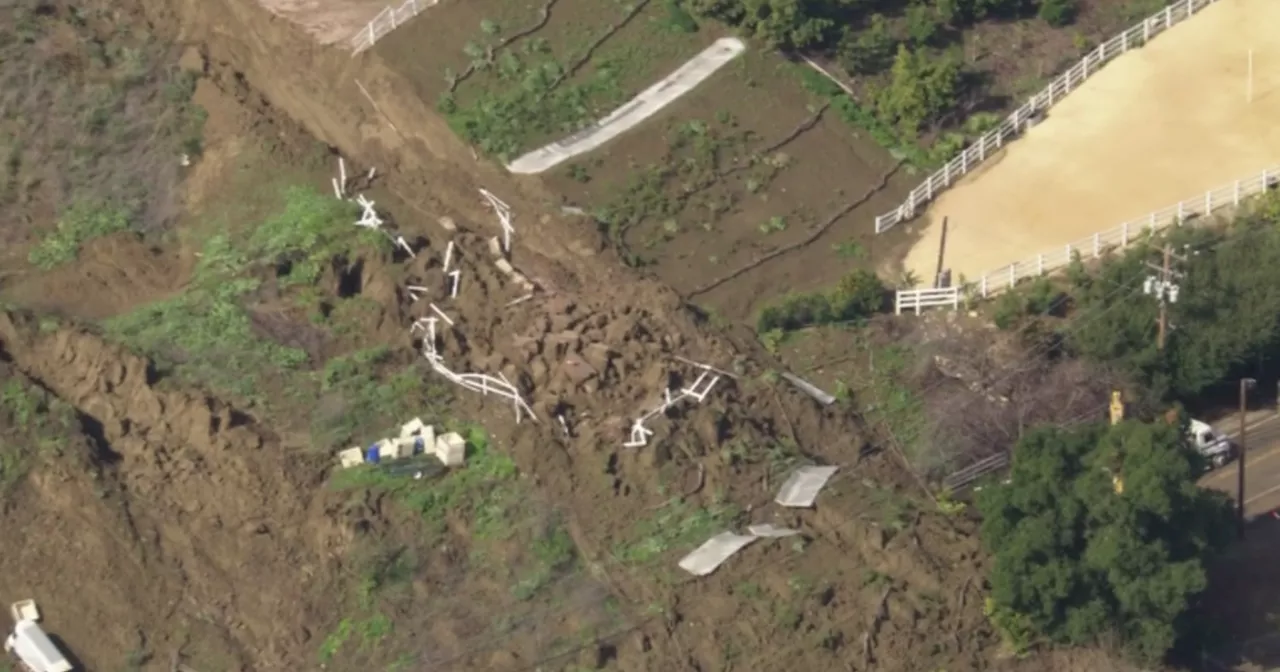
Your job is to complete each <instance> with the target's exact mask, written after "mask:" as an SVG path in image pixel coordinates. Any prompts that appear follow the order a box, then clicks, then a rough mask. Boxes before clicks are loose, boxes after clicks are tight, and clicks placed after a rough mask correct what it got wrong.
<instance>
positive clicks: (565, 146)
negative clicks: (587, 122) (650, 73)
mask: <svg viewBox="0 0 1280 672" xmlns="http://www.w3.org/2000/svg"><path fill="white" fill-rule="evenodd" d="M746 49H747V45H746V43H745V42H743V41H742V40H740V39H738V38H736V37H722V38H720V39H718V40H716V41H715V42H714V43H713V44H712V45H711V46H709V47H707V48H706V49H703V50H702V52H701V53H699V54H698V55H697V56H694V57H693V58H691V59H689V60H688V62H686V63H685V64H684V65H681V66H680V67H679V68H677V69H676V71H675V72H673V73H671V74H670V75H667V76H666V77H664V78H663V79H662V80H660V81H659V82H658V83H656V84H654V85H653V86H651V87H649V88H647V89H645V90H644V91H641V92H640V93H639V94H637V95H636V97H635V98H632V99H631V100H629V101H627V102H626V103H624V104H623V105H622V106H621V107H619V108H618V109H616V110H614V111H613V112H611V113H610V114H609V116H607V117H605V118H603V119H601V120H599V121H598V122H596V123H595V124H592V125H591V126H588V127H587V128H586V129H584V130H581V131H579V132H577V133H574V134H573V135H570V136H569V137H567V138H564V139H561V140H557V141H556V142H553V143H551V144H549V145H547V146H545V147H542V148H540V149H535V150H533V151H531V152H529V153H528V154H525V155H524V156H521V157H520V158H518V159H516V160H515V161H512V162H511V163H510V164H509V165H507V170H509V171H511V172H513V173H515V174H517V175H531V174H534V173H541V172H542V171H544V170H550V169H551V168H553V167H555V166H556V165H558V164H560V163H561V162H564V161H567V160H569V159H571V158H573V157H575V156H577V155H579V154H583V153H585V152H589V151H591V150H593V149H596V148H597V147H600V146H601V145H603V144H605V143H606V142H608V141H610V140H612V139H614V138H616V137H617V136H619V135H621V134H623V133H624V132H626V131H628V130H630V129H631V128H632V127H633V126H635V125H637V124H639V123H640V122H642V121H644V120H645V119H648V118H649V117H651V116H653V115H654V114H656V113H657V112H658V110H661V109H662V108H663V107H666V106H667V104H669V103H671V102H672V101H674V100H675V99H676V98H679V97H680V96H683V95H684V94H686V93H688V92H689V91H692V90H693V89H694V88H695V87H697V86H698V85H699V84H701V83H702V81H703V80H705V79H706V78H708V77H710V76H711V75H713V74H715V72H716V70H719V69H720V68H721V67H723V66H724V65H725V64H727V63H728V62H729V61H732V60H733V59H734V58H736V57H737V56H739V55H740V54H742V52H744V51H746Z"/></svg>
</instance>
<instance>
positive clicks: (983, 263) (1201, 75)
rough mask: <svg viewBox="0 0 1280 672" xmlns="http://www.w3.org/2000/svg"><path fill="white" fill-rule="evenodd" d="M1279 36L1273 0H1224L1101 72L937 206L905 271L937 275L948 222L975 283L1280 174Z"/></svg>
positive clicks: (958, 257) (954, 251)
mask: <svg viewBox="0 0 1280 672" xmlns="http://www.w3.org/2000/svg"><path fill="white" fill-rule="evenodd" d="M1277 25H1280V2H1275V0H1222V1H1221V2H1218V3H1217V4H1215V5H1213V6H1211V7H1208V8H1206V9H1204V10H1201V12H1200V13H1198V14H1197V15H1196V16H1194V17H1192V18H1191V19H1190V20H1188V21H1185V22H1184V23H1182V24H1179V25H1177V26H1174V28H1173V29H1172V30H1170V31H1169V32H1168V34H1166V35H1162V36H1160V37H1159V38H1157V39H1155V40H1153V41H1152V42H1151V44H1150V45H1148V46H1146V47H1144V48H1142V49H1139V50H1137V51H1135V52H1133V53H1130V54H1126V55H1124V56H1122V57H1120V58H1119V59H1117V60H1116V61H1114V62H1113V63H1111V64H1108V65H1107V66H1106V67H1105V68H1104V69H1103V71H1102V72H1101V73H1099V74H1098V75H1096V76H1095V77H1093V78H1092V79H1090V80H1088V81H1086V82H1085V83H1084V85H1082V86H1081V87H1080V89H1079V90H1078V91H1075V92H1073V93H1071V94H1070V95H1069V96H1068V97H1067V98H1066V99H1065V100H1064V101H1063V102H1062V103H1061V104H1059V105H1058V106H1056V107H1054V108H1052V109H1051V110H1050V111H1049V115H1048V117H1047V118H1046V119H1045V121H1044V122H1043V123H1041V124H1039V125H1038V126H1036V127H1034V128H1032V129H1031V130H1030V131H1029V132H1028V133H1027V135H1026V137H1024V138H1021V139H1018V140H1017V141H1016V142H1014V143H1013V144H1012V145H1010V147H1009V149H1008V151H1007V152H1006V153H1005V154H1004V155H1003V156H1000V157H997V158H996V159H994V160H993V161H991V162H990V163H989V165H987V166H985V167H983V168H982V169H980V170H978V171H976V172H975V173H973V174H971V175H970V176H969V177H968V178H967V179H966V180H965V181H963V182H962V183H961V184H960V185H959V186H958V187H956V188H955V189H952V190H951V191H948V192H947V193H946V194H944V195H943V196H942V197H941V198H939V199H938V200H937V201H936V202H935V203H934V204H933V205H932V206H931V207H930V208H929V209H928V212H927V213H926V216H927V218H928V219H927V223H926V225H925V226H926V228H925V230H924V235H923V236H922V237H921V239H920V240H919V242H918V243H916V245H915V246H914V247H913V248H912V249H911V251H910V252H909V253H908V255H907V258H906V259H905V261H904V265H905V266H906V268H908V269H910V270H911V271H913V272H914V273H915V274H916V275H917V276H918V277H920V278H928V277H932V275H933V273H934V271H935V269H936V265H937V255H938V244H939V237H940V235H941V226H940V225H939V222H941V221H942V218H943V217H949V218H950V223H949V226H950V231H949V233H948V241H947V250H946V262H945V265H946V266H947V267H949V268H951V269H952V271H953V272H955V273H958V274H962V275H964V276H965V277H967V278H969V279H974V278H977V277H979V276H981V275H982V274H983V273H988V272H991V271H994V270H997V269H999V268H1001V267H1003V266H1007V265H1008V264H1010V263H1012V262H1015V261H1021V260H1024V259H1026V258H1029V257H1034V256H1035V255H1036V254H1039V253H1041V252H1048V251H1052V250H1055V249H1058V248H1059V246H1061V245H1064V244H1066V243H1071V242H1075V241H1077V240H1081V239H1083V238H1086V237H1088V236H1090V235H1091V234H1093V233H1094V232H1097V231H1101V230H1105V229H1109V228H1112V227H1115V226H1118V225H1119V224H1120V223H1121V222H1124V221H1127V220H1131V219H1134V218H1138V217H1142V216H1143V215H1145V214H1147V213H1148V212H1150V211H1152V210H1157V209H1160V208H1163V207H1166V206H1169V205H1172V204H1174V203H1177V202H1178V201H1180V200H1183V199H1187V198H1191V197H1193V196H1195V195H1196V194H1198V193H1202V192H1204V191H1206V190H1209V189H1213V188H1217V187H1219V186H1222V185H1224V184H1229V183H1230V182H1232V181H1234V180H1236V179H1237V178H1242V177H1247V176H1251V175H1253V174H1254V173H1260V172H1261V171H1262V170H1263V169H1264V168H1266V167H1268V166H1272V165H1275V164H1276V163H1277V162H1280V125H1277V124H1276V122H1275V120H1276V119H1277V118H1278V117H1280V33H1278V32H1277V31H1276V29H1275V26H1277ZM1250 49H1252V50H1253V97H1252V102H1249V101H1248V100H1247V98H1248V93H1247V89H1248V87H1247V84H1246V82H1247V79H1248V78H1247V75H1246V73H1247V71H1248V53H1249V50H1250Z"/></svg>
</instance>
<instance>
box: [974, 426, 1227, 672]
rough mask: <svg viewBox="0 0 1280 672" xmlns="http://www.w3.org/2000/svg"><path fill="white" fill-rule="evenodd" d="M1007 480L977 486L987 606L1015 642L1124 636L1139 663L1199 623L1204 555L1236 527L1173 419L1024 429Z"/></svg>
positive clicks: (1084, 641)
mask: <svg viewBox="0 0 1280 672" xmlns="http://www.w3.org/2000/svg"><path fill="white" fill-rule="evenodd" d="M1013 455H1014V458H1013V471H1012V473H1011V474H1010V480H1009V482H1008V483H1007V484H1004V485H995V486H992V487H988V488H984V489H983V490H982V491H981V492H980V493H979V495H978V508H979V510H980V511H981V512H982V514H983V523H982V538H983V542H984V543H985V544H986V546H987V547H988V548H989V549H990V550H991V552H992V553H993V554H994V555H995V564H994V568H993V569H992V571H991V574H990V577H989V580H990V582H991V586H992V593H991V603H990V604H989V606H988V615H989V616H990V617H991V618H992V621H993V622H994V623H995V624H996V625H997V626H998V627H999V628H1000V629H1001V630H1002V631H1003V634H1004V635H1005V637H1006V638H1007V639H1008V640H1009V642H1010V644H1011V646H1012V647H1013V648H1015V649H1018V650H1025V649H1026V648H1028V647H1030V646H1032V645H1033V644H1035V643H1037V642H1038V641H1041V640H1044V641H1048V642H1054V643H1060V644H1070V645H1089V644H1094V643H1097V642H1099V641H1100V640H1103V639H1105V638H1109V637H1118V638H1119V639H1120V640H1121V642H1122V644H1123V646H1124V648H1125V650H1126V652H1128V653H1129V654H1130V655H1131V656H1132V657H1133V658H1134V659H1135V660H1137V661H1139V662H1141V663H1143V664H1153V663H1156V662H1159V661H1161V660H1162V659H1163V658H1164V657H1165V655H1166V654H1167V653H1168V652H1169V650H1170V649H1171V648H1172V647H1173V646H1174V645H1175V644H1176V643H1179V640H1180V639H1182V638H1188V637H1194V636H1195V635H1197V632H1198V628H1197V624H1196V623H1195V621H1194V618H1193V617H1192V614H1191V607H1192V606H1193V604H1194V603H1195V601H1196V599H1197V597H1198V595H1199V594H1200V593H1201V592H1202V591H1203V590H1204V588H1205V586H1206V584H1207V579H1206V574H1205V563H1206V562H1207V561H1208V560H1209V559H1210V558H1212V557H1213V556H1214V555H1215V554H1216V553H1219V552H1220V551H1221V550H1223V549H1224V548H1225V546H1226V544H1227V543H1228V541H1229V539H1230V537H1231V535H1232V533H1233V531H1234V529H1235V528H1234V526H1233V525H1232V507H1231V503H1230V501H1229V500H1228V498H1227V497H1226V495H1225V494H1223V493H1220V492H1217V491H1213V490H1208V489H1202V488H1200V487H1199V486H1198V485H1197V484H1196V479H1197V478H1198V477H1199V476H1200V475H1201V474H1202V473H1203V468H1204V464H1203V458H1202V457H1201V456H1200V455H1199V454H1198V453H1196V452H1195V451H1194V450H1193V449H1192V448H1191V447H1190V446H1188V445H1187V444H1186V442H1185V440H1184V439H1183V428H1182V427H1181V426H1179V425H1176V424H1169V423H1157V424H1144V423H1141V422H1135V421H1128V422H1123V423H1121V424H1119V425H1116V426H1114V427H1111V426H1104V425H1091V426H1087V427H1084V428H1080V429H1075V430H1064V429H1058V428H1052V427H1046V428H1040V429H1035V430H1032V431H1031V432H1028V433H1027V434H1026V435H1024V436H1023V438H1022V439H1021V440H1020V441H1019V442H1018V445H1017V448H1016V449H1015V450H1014V453H1013Z"/></svg>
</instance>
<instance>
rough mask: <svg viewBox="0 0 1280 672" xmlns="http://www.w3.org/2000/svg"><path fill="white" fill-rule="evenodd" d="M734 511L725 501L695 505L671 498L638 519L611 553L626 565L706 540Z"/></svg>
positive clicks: (653, 558) (639, 562)
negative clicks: (641, 518) (643, 517)
mask: <svg viewBox="0 0 1280 672" xmlns="http://www.w3.org/2000/svg"><path fill="white" fill-rule="evenodd" d="M736 514H737V512H736V511H734V510H733V509H732V508H731V507H730V506H728V505H726V504H713V505H712V506H707V507H699V506H697V505H695V504H693V503H692V502H688V501H686V500H684V499H682V498H677V499H673V500H671V501H669V502H667V503H666V505H664V506H663V507H662V508H661V509H659V510H658V511H657V512H655V513H654V515H653V516H651V517H649V518H646V519H644V520H641V521H638V522H637V523H636V524H635V527H634V528H633V529H632V533H631V534H630V535H629V541H627V542H624V543H620V544H618V545H617V546H616V547H615V548H614V550H613V555H614V557H615V558H617V559H618V560H620V561H621V562H623V563H626V564H629V565H644V564H648V563H651V562H653V561H654V560H656V559H657V558H659V557H661V556H662V555H663V554H665V553H667V552H668V551H670V550H671V549H673V548H685V547H688V546H690V544H692V545H694V546H696V545H697V544H700V543H702V542H704V541H706V540H707V538H708V537H710V536H711V535H713V534H716V533H718V532H720V531H722V528H723V527H724V526H725V525H726V524H727V523H728V522H729V521H730V520H732V519H733V518H734V516H735V515H736Z"/></svg>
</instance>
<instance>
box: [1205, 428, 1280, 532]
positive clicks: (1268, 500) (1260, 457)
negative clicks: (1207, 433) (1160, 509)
mask: <svg viewBox="0 0 1280 672" xmlns="http://www.w3.org/2000/svg"><path fill="white" fill-rule="evenodd" d="M1246 417H1248V416H1246ZM1215 428H1216V429H1217V430H1218V431H1220V432H1223V433H1224V434H1226V435H1228V436H1230V437H1231V438H1232V439H1233V440H1235V441H1239V438H1240V437H1239V435H1240V425H1239V422H1238V421H1236V420H1231V419H1228V420H1223V421H1221V422H1218V423H1216V424H1215ZM1245 438H1246V450H1247V455H1246V461H1245V493H1244V495H1245V499H1244V501H1245V514H1246V515H1247V516H1249V517H1251V518H1252V517H1253V516H1256V515H1259V514H1262V513H1267V512H1269V511H1273V510H1276V509H1280V415H1277V414H1276V413H1274V412H1266V413H1263V414H1256V415H1254V417H1252V418H1249V419H1248V425H1247V430H1246V436H1245ZM1238 466H1239V465H1237V464H1236V463H1235V462H1231V463H1230V464H1227V465H1226V466H1225V467H1222V468H1221V469H1217V470H1215V471H1214V472H1212V473H1210V474H1208V475H1207V476H1205V477H1204V478H1202V479H1201V480H1200V484H1201V485H1204V486H1207V487H1211V488H1217V489H1220V490H1224V491H1226V492H1228V493H1231V495H1232V496H1233V497H1234V496H1235V492H1236V478H1237V476H1236V473H1237V468H1238Z"/></svg>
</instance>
